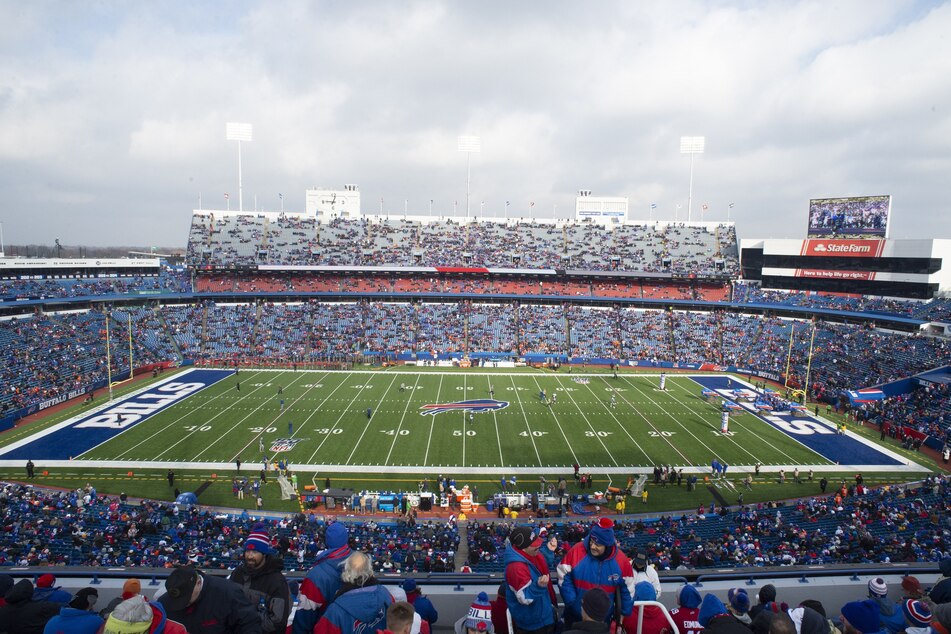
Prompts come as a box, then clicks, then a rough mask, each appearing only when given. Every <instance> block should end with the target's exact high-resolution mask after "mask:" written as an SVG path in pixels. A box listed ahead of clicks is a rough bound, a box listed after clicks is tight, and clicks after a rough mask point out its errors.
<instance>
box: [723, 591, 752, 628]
mask: <svg viewBox="0 0 951 634" xmlns="http://www.w3.org/2000/svg"><path fill="white" fill-rule="evenodd" d="M726 598H727V601H729V604H730V605H729V606H728V609H729V610H730V614H732V615H733V616H734V617H736V620H737V621H739V622H740V623H742V624H743V625H746V626H747V627H749V626H750V624H751V623H753V619H751V618H750V595H748V594H746V590H744V589H743V588H730V589H729V590H728V591H727V593H726Z"/></svg>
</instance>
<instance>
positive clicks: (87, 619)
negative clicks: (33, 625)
mask: <svg viewBox="0 0 951 634" xmlns="http://www.w3.org/2000/svg"><path fill="white" fill-rule="evenodd" d="M103 623H105V621H103V620H102V617H100V616H99V615H98V614H96V613H95V612H90V611H89V610H77V609H76V608H71V607H68V606H67V607H65V608H63V609H62V610H60V612H59V614H57V615H56V616H54V617H53V618H52V619H50V620H49V622H47V624H46V627H45V628H43V634H96V632H98V631H99V628H100V627H102V625H103Z"/></svg>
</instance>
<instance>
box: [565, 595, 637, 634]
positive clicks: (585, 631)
mask: <svg viewBox="0 0 951 634" xmlns="http://www.w3.org/2000/svg"><path fill="white" fill-rule="evenodd" d="M610 618H611V597H609V596H608V594H607V593H606V592H605V591H604V590H602V589H601V588H591V589H590V590H588V591H587V592H585V594H584V597H582V599H581V621H579V622H578V623H576V624H575V628H574V629H571V630H566V631H565V632H563V634H593V633H601V634H604V633H606V632H609V631H611V628H610V626H609V624H608V621H609V619H610ZM634 631H636V630H634ZM645 631H646V630H645Z"/></svg>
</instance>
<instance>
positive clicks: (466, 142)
mask: <svg viewBox="0 0 951 634" xmlns="http://www.w3.org/2000/svg"><path fill="white" fill-rule="evenodd" d="M459 151H460V152H465V153H466V220H468V219H469V180H470V176H471V175H472V170H471V169H470V165H471V164H470V161H469V159H470V157H471V156H472V153H473V152H481V151H482V139H480V138H479V137H477V136H461V137H459Z"/></svg>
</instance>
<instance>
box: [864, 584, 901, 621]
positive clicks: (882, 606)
mask: <svg viewBox="0 0 951 634" xmlns="http://www.w3.org/2000/svg"><path fill="white" fill-rule="evenodd" d="M868 598H869V599H870V600H872V601H875V602H876V603H877V604H878V611H879V612H881V615H882V616H881V624H882V626H884V627H885V628H886V629H887V630H888V631H889V632H891V633H892V634H898V632H901V631H902V630H904V629H905V617H904V615H902V613H901V605H900V604H898V603H894V602H892V601H889V600H888V584H887V583H885V580H884V579H883V578H882V577H873V578H872V579H869V581H868Z"/></svg>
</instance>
